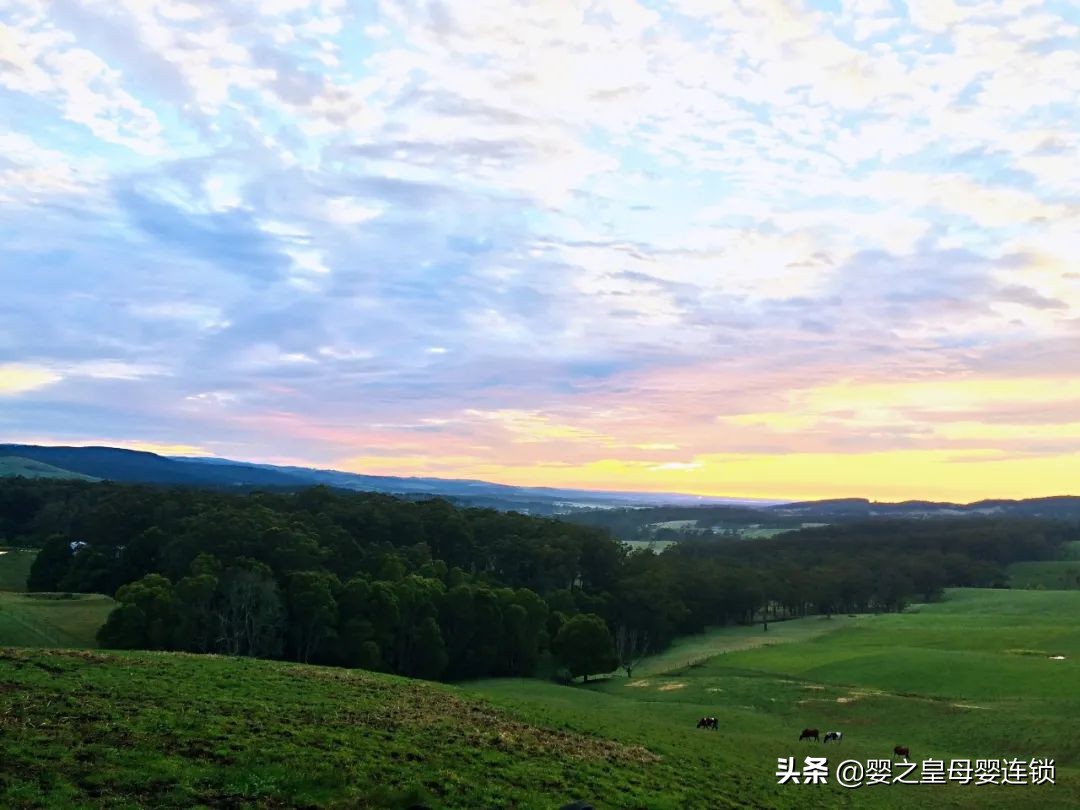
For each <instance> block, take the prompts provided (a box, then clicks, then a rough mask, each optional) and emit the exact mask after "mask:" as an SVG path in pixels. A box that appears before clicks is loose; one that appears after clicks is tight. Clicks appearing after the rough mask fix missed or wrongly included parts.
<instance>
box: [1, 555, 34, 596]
mask: <svg viewBox="0 0 1080 810" xmlns="http://www.w3.org/2000/svg"><path fill="white" fill-rule="evenodd" d="M35 557H37V549H35V548H8V547H0V591H25V590H26V578H27V577H28V576H30V566H31V565H33V563H34V558H35Z"/></svg>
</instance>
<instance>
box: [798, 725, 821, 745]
mask: <svg viewBox="0 0 1080 810" xmlns="http://www.w3.org/2000/svg"><path fill="white" fill-rule="evenodd" d="M803 740H813V741H814V742H817V741H818V730H817V729H816V728H804V729H803V730H802V734H800V735H799V742H802V741H803Z"/></svg>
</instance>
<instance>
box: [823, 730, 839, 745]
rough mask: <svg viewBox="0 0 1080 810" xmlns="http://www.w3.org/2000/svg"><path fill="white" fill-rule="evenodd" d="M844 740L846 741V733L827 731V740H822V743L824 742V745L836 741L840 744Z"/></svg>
mask: <svg viewBox="0 0 1080 810" xmlns="http://www.w3.org/2000/svg"><path fill="white" fill-rule="evenodd" d="M842 739H844V732H842V731H826V732H825V739H824V740H822V741H821V742H822V744H824V743H827V742H828V741H829V740H836V742H840V740H842Z"/></svg>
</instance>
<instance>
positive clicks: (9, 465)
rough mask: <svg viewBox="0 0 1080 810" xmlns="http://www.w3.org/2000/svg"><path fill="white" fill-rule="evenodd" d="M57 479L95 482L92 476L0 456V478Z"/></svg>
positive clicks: (35, 462)
mask: <svg viewBox="0 0 1080 810" xmlns="http://www.w3.org/2000/svg"><path fill="white" fill-rule="evenodd" d="M8 477H11V478H14V477H19V478H58V479H69V480H82V481H97V480H98V479H97V478H95V477H94V476H92V475H83V474H82V473H77V472H72V471H71V470H62V469H60V468H59V467H54V466H52V465H51V464H45V463H44V462H41V461H36V460H34V459H30V458H23V457H21V456H0V478H8Z"/></svg>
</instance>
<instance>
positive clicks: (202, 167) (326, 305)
mask: <svg viewBox="0 0 1080 810" xmlns="http://www.w3.org/2000/svg"><path fill="white" fill-rule="evenodd" d="M833 5H834V6H837V8H836V9H835V10H830V11H824V10H822V9H820V8H817V7H814V6H812V5H810V4H802V3H793V2H784V1H783V0H770V1H769V2H760V3H759V2H754V3H749V2H739V3H729V4H725V5H724V6H723V8H720V7H719V6H718V5H717V4H715V3H708V2H702V0H673V2H670V3H665V4H655V3H645V2H640V1H639V0H590V2H585V0H565V2H536V3H510V4H508V3H505V2H497V0H477V2H470V3H432V2H427V0H423V1H421V0H379V2H378V3H367V4H364V3H347V2H344V1H343V0H273V2H267V3H262V4H257V5H253V4H251V3H248V2H240V0H223V1H222V2H219V3H211V4H208V3H193V2H185V1H184V0H161V2H155V3H145V2H139V1H138V0H120V1H119V2H110V3H105V2H104V0H89V1H88V2H85V3H73V2H70V1H69V0H51V1H50V2H49V3H45V2H39V0H18V2H16V3H15V4H14V5H13V6H12V8H11V9H10V13H9V14H7V15H6V17H5V22H4V25H3V27H0V103H2V104H3V105H4V107H5V109H6V110H9V111H10V115H8V116H6V117H5V119H4V122H3V124H0V232H2V233H3V235H4V239H3V240H0V267H2V268H3V269H2V270H0V273H2V274H3V277H4V279H5V282H7V283H5V287H4V292H5V295H4V296H0V363H2V364H3V365H0V369H3V374H6V375H7V376H6V377H0V380H3V383H2V385H0V390H3V392H4V394H5V400H6V403H7V405H8V407H7V408H5V411H6V412H7V413H6V414H5V422H4V424H5V429H6V430H7V431H8V432H13V433H19V434H20V435H24V436H32V437H49V436H54V437H57V438H64V439H65V440H69V441H71V440H78V439H79V438H80V436H84V437H88V438H100V437H109V436H112V437H127V440H128V441H136V440H140V439H141V440H143V441H148V442H155V443H158V444H160V445H161V446H173V445H177V446H180V445H193V444H198V445H199V447H205V448H208V449H209V451H212V452H215V453H223V452H230V453H232V454H234V455H238V456H246V457H252V458H287V459H291V460H294V461H295V460H300V461H305V460H306V461H308V462H311V463H320V464H327V463H330V462H332V461H337V460H341V459H351V461H350V462H349V463H350V464H353V465H356V466H361V467H362V466H363V465H365V464H370V465H371V467H372V469H378V470H379V471H382V472H393V471H395V470H396V471H402V472H408V471H427V472H429V473H430V472H433V471H434V472H438V473H439V474H449V475H459V474H461V475H465V474H468V475H469V476H472V477H488V478H495V479H501V478H506V479H507V480H511V479H513V480H518V481H522V482H525V481H528V482H532V483H560V482H570V481H573V482H576V483H579V484H587V483H593V484H596V485H601V484H604V485H606V484H617V485H619V486H620V487H621V488H648V487H653V488H662V487H667V486H677V487H679V488H687V487H693V488H695V489H696V491H705V489H710V488H711V489H712V490H713V491H716V492H721V491H725V492H729V494H755V492H759V493H761V492H765V491H766V490H767V491H768V492H769V493H771V494H773V495H776V494H792V495H795V494H811V492H810V491H811V490H812V489H813V488H814V487H818V488H819V489H821V490H822V491H824V489H826V488H827V487H825V486H824V484H822V483H821V475H820V474H818V473H815V472H813V470H814V469H815V467H814V465H815V464H819V465H820V464H822V463H827V464H829V465H833V464H835V465H836V470H837V471H838V473H837V482H836V485H835V487H831V488H828V489H829V491H830V492H831V491H832V489H834V488H835V489H837V490H838V489H840V488H842V485H843V486H848V485H850V486H856V485H859V486H862V485H864V484H865V486H867V487H870V486H872V485H875V482H877V484H880V489H879V490H878V492H881V493H891V492H900V491H901V489H902V486H901V483H900V482H899V480H898V479H897V478H896V477H895V476H894V474H893V471H892V470H891V469H890V468H889V466H888V465H889V463H890V461H889V460H890V459H901V460H903V459H909V458H910V459H911V460H910V461H903V463H901V464H900V466H899V467H898V468H897V469H898V470H903V471H904V472H905V473H906V474H910V475H911V476H912V479H911V480H912V481H915V482H916V483H915V484H912V485H911V486H912V490H911V491H912V493H913V494H914V490H915V489H917V486H918V483H917V482H921V481H926V482H928V484H927V485H928V486H933V487H938V488H947V486H948V479H947V477H946V476H945V475H944V473H941V474H939V473H938V472H935V471H937V470H942V469H945V467H950V468H951V469H953V470H955V469H956V467H955V462H954V461H953V460H954V459H957V458H959V459H963V460H964V461H963V464H965V465H968V467H964V469H968V468H970V469H972V470H974V469H975V468H976V467H977V465H978V463H979V459H984V460H986V461H985V463H987V464H990V463H991V461H990V460H991V459H995V460H994V461H993V467H994V469H996V470H1002V469H1005V468H1007V467H1009V465H1013V464H1014V463H1015V464H1016V465H1017V466H1016V467H1015V469H1017V470H1026V471H1027V473H1028V474H1034V473H1036V472H1037V473H1039V474H1045V476H1046V477H1045V479H1044V480H1045V482H1046V483H1045V486H1046V487H1056V486H1057V483H1056V482H1060V481H1064V480H1065V479H1064V478H1062V473H1054V472H1053V469H1054V468H1053V467H1052V465H1051V462H1050V461H1046V462H1045V465H1046V466H1038V465H1037V464H1036V463H1035V462H1034V461H1030V460H1029V457H1030V456H1032V455H1033V454H1036V453H1043V454H1044V456H1041V457H1045V450H1046V448H1047V447H1048V446H1051V445H1052V444H1053V440H1054V436H1055V435H1057V436H1058V437H1059V438H1060V439H1061V459H1060V461H1061V465H1060V469H1061V470H1067V469H1071V468H1070V467H1069V465H1070V464H1072V463H1073V462H1072V461H1071V460H1070V459H1071V456H1069V453H1070V452H1071V451H1070V450H1068V448H1069V447H1071V445H1070V444H1069V442H1071V441H1073V438H1074V432H1075V430H1074V427H1075V424H1076V423H1077V421H1078V418H1080V417H1078V416H1077V415H1076V414H1075V412H1074V406H1075V401H1076V400H1075V399H1069V398H1068V397H1067V396H1066V393H1067V392H1068V390H1071V389H1068V386H1061V387H1055V386H1054V385H1049V384H1047V383H1046V380H1048V379H1051V378H1055V377H1054V375H1055V374H1059V373H1060V372H1061V371H1062V370H1063V369H1068V368H1071V366H1070V364H1071V363H1074V355H1075V347H1076V345H1077V343H1076V341H1077V340H1078V339H1080V276H1078V274H1077V270H1076V266H1075V234H1076V233H1077V230H1078V228H1080V174H1078V171H1080V169H1078V168H1077V167H1078V166H1080V163H1078V162H1077V161H1076V160H1075V152H1076V149H1077V145H1078V144H1077V137H1076V130H1077V127H1076V123H1077V122H1076V109H1077V101H1078V96H1080V85H1078V81H1077V77H1078V76H1080V54H1078V52H1077V50H1076V49H1075V48H1072V47H1069V46H1070V43H1071V42H1072V41H1073V40H1074V39H1075V37H1076V35H1077V33H1080V31H1078V28H1077V24H1076V21H1075V20H1073V19H1071V18H1069V17H1068V15H1067V14H1064V13H1062V11H1061V7H1060V6H1059V5H1055V4H1052V3H1038V2H1033V1H1029V0H1006V2H1000V3H984V2H977V3H970V2H944V3H937V2H933V3H931V2H918V3H916V2H912V3H910V4H908V5H907V8H906V11H905V10H904V8H902V7H901V5H900V4H896V3H892V2H882V1H881V0H843V2H841V3H839V4H833ZM939 380H957V381H960V383H958V384H959V385H960V388H962V389H964V390H967V391H968V394H969V395H965V397H960V396H959V394H957V397H958V398H959V399H958V402H957V404H956V408H955V412H954V413H953V412H950V413H944V412H943V411H942V409H941V408H940V407H937V406H936V405H935V404H934V403H935V402H936V401H937V400H936V399H935V397H937V396H939V395H941V396H944V394H943V393H942V391H943V389H940V388H937V387H935V381H939ZM843 386H847V387H846V388H844V387H843ZM1002 386H1004V387H1002ZM1028 388H1029V389H1030V390H1031V391H1035V392H1038V396H1040V397H1043V398H1044V400H1043V401H1044V402H1045V405H1046V408H1047V409H1048V413H1052V414H1053V418H1052V419H1050V418H1047V419H1046V420H1045V421H1042V422H1024V421H1022V420H1021V418H1020V417H1019V416H1015V419H1016V420H1019V421H1013V422H1010V421H1009V418H1013V417H1007V416H1006V415H1007V414H1014V415H1015V414H1020V413H1022V414H1029V412H1030V411H1032V409H1036V410H1037V406H1038V402H1036V401H1034V400H1032V399H1030V398H1025V397H1022V396H1019V395H1017V394H1016V392H1017V391H1024V390H1027V389H1028ZM949 390H951V389H949ZM845 392H846V393H845ZM853 392H854V393H853ZM859 392H861V394H860V393H859ZM863 394H865V396H866V397H869V399H867V398H865V397H864V398H860V397H861V396H862V395H863ZM847 395H850V398H849V399H845V398H844V397H845V396H847ZM1069 396H1072V394H1069ZM873 397H877V399H873ZM959 400H962V401H959ZM1024 418H1025V419H1030V418H1033V417H1030V416H1026V417H1024ZM1024 424H1038V425H1040V427H1039V428H1038V429H1037V430H1033V431H1032V432H1031V435H1030V436H1025V433H1024V430H1023V428H1022V427H1021V426H1022V425H1024ZM1055 431H1056V434H1055ZM193 435H194V436H196V437H197V440H196V438H192V436H193ZM155 446H156V445H155ZM942 448H944V450H947V451H948V453H949V454H951V455H947V456H946V455H941V454H938V455H935V453H938V452H939V450H942ZM906 453H917V454H921V455H918V456H917V460H916V457H915V456H910V457H909V456H903V455H900V456H892V455H889V454H906ZM789 454H790V455H791V456H792V457H793V459H795V460H792V461H784V460H783V459H784V458H786V457H787V456H788V455H789ZM965 454H967V455H965ZM1003 458H1004V459H1017V461H1015V462H1014V461H1011V460H1006V461H1002V460H1001V459H1003ZM857 459H861V461H860V460H857ZM1042 463H1043V462H1040V464H1042ZM860 464H862V465H863V466H862V468H863V469H866V470H873V471H874V472H873V473H872V474H871V473H870V472H868V473H866V474H865V475H864V476H861V477H860V476H859V475H858V474H856V472H855V471H856V470H857V469H859V468H860V467H859V465H860ZM1009 469H1010V470H1011V469H1013V468H1012V467H1009ZM744 473H745V474H744ZM771 474H775V476H776V483H775V486H774V485H773V484H771V483H769V481H768V480H767V475H771ZM953 474H955V473H950V475H953ZM1001 475H1003V477H1002V479H1001V480H1002V481H1004V482H1019V483H1023V481H1021V479H1020V478H1016V477H1013V475H1012V473H1011V472H1007V473H1001ZM971 481H972V482H973V484H972V487H973V488H974V486H975V483H974V482H978V483H979V485H983V486H990V485H991V484H992V483H993V481H994V479H993V478H992V477H990V476H989V475H980V474H973V475H972V477H971ZM785 487H787V488H788V490H787V492H786V493H782V492H781V490H783V489H784V488H785ZM958 490H959V488H958ZM966 491H967V490H965V492H966Z"/></svg>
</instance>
